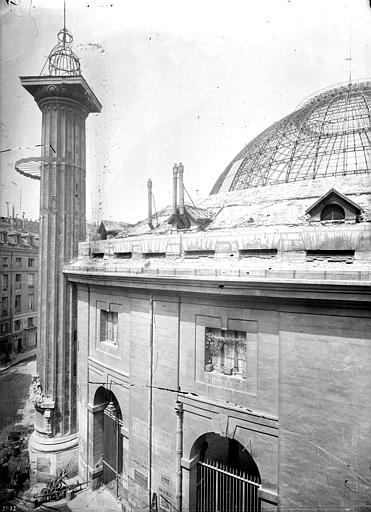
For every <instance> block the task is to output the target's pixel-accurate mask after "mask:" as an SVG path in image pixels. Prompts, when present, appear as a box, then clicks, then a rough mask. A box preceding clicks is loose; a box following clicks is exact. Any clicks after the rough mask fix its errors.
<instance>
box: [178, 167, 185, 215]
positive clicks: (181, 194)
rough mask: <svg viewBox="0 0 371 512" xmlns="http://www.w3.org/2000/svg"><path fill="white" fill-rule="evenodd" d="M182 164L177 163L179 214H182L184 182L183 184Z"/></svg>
mask: <svg viewBox="0 0 371 512" xmlns="http://www.w3.org/2000/svg"><path fill="white" fill-rule="evenodd" d="M183 173H184V167H183V164H179V165H178V176H179V215H184V184H183Z"/></svg>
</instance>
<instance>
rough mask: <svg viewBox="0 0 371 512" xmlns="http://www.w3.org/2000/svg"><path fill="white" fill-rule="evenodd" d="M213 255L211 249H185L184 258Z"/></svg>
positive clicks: (209, 256)
mask: <svg viewBox="0 0 371 512" xmlns="http://www.w3.org/2000/svg"><path fill="white" fill-rule="evenodd" d="M214 255H215V251H212V250H206V249H205V250H203V251H202V250H198V251H185V252H184V256H185V257H186V258H212V257H213V256H214Z"/></svg>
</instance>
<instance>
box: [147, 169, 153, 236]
mask: <svg viewBox="0 0 371 512" xmlns="http://www.w3.org/2000/svg"><path fill="white" fill-rule="evenodd" d="M147 187H148V226H149V227H150V228H151V229H153V224H152V180H151V179H149V180H148V181H147Z"/></svg>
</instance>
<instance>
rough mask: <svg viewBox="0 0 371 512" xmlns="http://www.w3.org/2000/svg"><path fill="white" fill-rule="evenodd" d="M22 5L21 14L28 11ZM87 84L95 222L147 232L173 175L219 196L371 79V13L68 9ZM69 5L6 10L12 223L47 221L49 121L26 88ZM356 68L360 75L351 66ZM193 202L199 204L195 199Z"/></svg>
mask: <svg viewBox="0 0 371 512" xmlns="http://www.w3.org/2000/svg"><path fill="white" fill-rule="evenodd" d="M14 4H17V5H14ZM66 5H67V8H66V12H67V15H66V17H67V28H68V29H69V30H70V31H71V32H72V34H73V36H74V42H73V48H74V51H75V53H76V54H77V55H78V57H79V58H80V61H81V68H82V74H83V76H84V77H85V79H86V80H87V82H88V83H89V85H90V86H91V88H92V89H93V91H94V93H95V94H96V96H97V97H98V99H99V100H100V102H101V103H102V105H103V109H102V112H101V113H100V114H90V116H89V117H88V119H87V131H86V136H87V218H88V220H89V221H94V222H97V221H99V220H101V219H113V220H119V221H127V222H135V221H138V220H140V219H142V218H144V217H145V216H146V213H147V203H146V201H147V185H146V183H147V179H148V178H151V179H152V180H153V193H154V199H155V205H156V208H157V209H160V208H162V207H164V206H166V205H168V204H170V203H171V193H172V167H173V164H174V163H176V162H177V163H178V162H182V163H183V165H184V168H185V176H184V181H185V186H186V189H187V191H188V193H189V195H190V196H191V197H192V199H193V201H194V202H195V203H196V204H197V199H198V198H200V197H204V196H206V195H207V194H209V192H210V190H211V188H212V185H213V184H214V182H215V181H216V179H217V177H218V176H219V175H220V174H221V173H222V172H223V170H224V169H225V168H226V166H227V165H228V163H229V162H230V161H231V160H232V159H233V158H234V157H235V156H236V154H237V153H239V151H240V150H241V149H242V148H243V147H244V146H245V145H246V144H247V143H248V142H249V141H250V140H251V139H253V138H254V137H255V136H256V135H258V134H259V133H260V132H262V131H263V130H264V129H266V128H267V127H268V126H270V125H271V124H272V123H273V122H275V121H277V120H279V119H281V118H282V117H284V116H286V115H288V114H289V113H290V112H292V111H293V110H294V109H295V108H296V107H297V105H298V104H299V103H301V101H303V100H304V99H305V98H306V97H307V96H309V95H312V94H313V93H314V92H316V91H319V90H321V89H323V88H326V87H329V86H331V85H334V84H337V83H341V82H344V81H347V80H348V78H349V62H351V72H352V79H362V78H368V77H370V75H371V73H370V68H369V67H370V62H371V46H370V45H371V8H370V4H369V0H348V1H343V0H254V1H253V0H131V1H129V0H109V1H106V0H66ZM62 26H63V0H13V2H11V1H9V4H8V3H7V1H6V0H0V30H1V46H0V55H1V60H0V72H1V91H0V92H1V95H0V122H1V125H0V150H1V151H4V150H7V149H11V150H12V151H7V152H3V153H0V157H1V161H0V171H1V178H0V179H1V183H0V184H1V187H0V215H6V204H5V202H6V201H9V203H10V208H12V205H14V207H15V212H16V214H17V215H20V212H25V215H26V217H27V218H32V219H37V218H38V217H39V182H38V181H35V180H31V179H28V178H25V177H23V176H21V175H19V174H18V173H17V172H16V171H15V170H14V164H15V162H16V161H17V160H18V159H19V158H23V157H27V156H38V155H40V148H37V147H35V146H36V145H37V144H40V138H41V113H40V111H39V110H38V108H37V105H36V103H35V102H34V101H33V99H32V97H31V96H30V95H29V94H28V93H27V92H26V91H25V90H24V89H23V88H22V87H21V85H20V81H19V76H29V75H36V76H38V75H39V74H40V72H41V69H42V67H43V65H44V63H45V61H46V59H47V56H48V54H49V52H50V50H51V48H52V47H53V46H54V45H55V44H56V42H57V39H56V36H57V32H58V31H59V29H60V28H62ZM350 55H351V57H352V61H348V60H346V59H347V58H348V57H349V56H350ZM186 199H187V197H186Z"/></svg>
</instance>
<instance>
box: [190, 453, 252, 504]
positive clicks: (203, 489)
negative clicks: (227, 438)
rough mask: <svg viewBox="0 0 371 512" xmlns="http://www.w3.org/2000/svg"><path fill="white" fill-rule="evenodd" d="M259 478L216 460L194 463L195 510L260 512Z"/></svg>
mask: <svg viewBox="0 0 371 512" xmlns="http://www.w3.org/2000/svg"><path fill="white" fill-rule="evenodd" d="M259 487H260V483H259V477H257V476H254V475H248V474H247V473H246V472H244V471H241V470H239V469H235V468H231V467H229V466H226V465H224V464H221V463H220V462H218V461H210V460H206V461H205V462H198V464H197V512H260V501H259V497H258V490H259Z"/></svg>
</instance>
